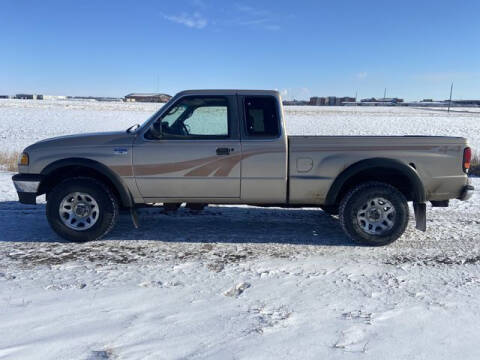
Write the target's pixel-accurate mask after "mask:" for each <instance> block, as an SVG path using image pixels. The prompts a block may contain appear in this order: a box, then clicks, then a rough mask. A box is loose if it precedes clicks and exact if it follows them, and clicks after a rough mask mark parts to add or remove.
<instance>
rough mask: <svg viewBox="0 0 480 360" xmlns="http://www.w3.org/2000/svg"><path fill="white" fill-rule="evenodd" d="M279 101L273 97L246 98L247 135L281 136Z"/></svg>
mask: <svg viewBox="0 0 480 360" xmlns="http://www.w3.org/2000/svg"><path fill="white" fill-rule="evenodd" d="M277 114H278V112H277V101H276V99H275V98H273V97H267V96H263V97H262V96H259V97H246V98H245V117H246V124H247V134H248V135H249V136H259V137H277V136H279V135H280V131H279V129H280V128H279V121H278V115H277Z"/></svg>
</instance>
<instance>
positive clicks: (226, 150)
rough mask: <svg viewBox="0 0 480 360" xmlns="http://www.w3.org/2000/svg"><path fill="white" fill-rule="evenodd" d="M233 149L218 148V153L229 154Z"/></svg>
mask: <svg viewBox="0 0 480 360" xmlns="http://www.w3.org/2000/svg"><path fill="white" fill-rule="evenodd" d="M231 150H232V151H233V149H229V148H225V147H222V148H217V155H229V154H230V151H231Z"/></svg>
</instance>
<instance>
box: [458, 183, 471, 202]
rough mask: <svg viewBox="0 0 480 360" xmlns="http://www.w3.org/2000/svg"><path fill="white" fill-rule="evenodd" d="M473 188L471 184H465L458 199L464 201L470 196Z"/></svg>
mask: <svg viewBox="0 0 480 360" xmlns="http://www.w3.org/2000/svg"><path fill="white" fill-rule="evenodd" d="M474 191H475V188H474V187H473V186H472V185H465V186H464V187H463V189H462V192H461V193H460V196H459V197H458V199H460V200H462V201H465V200H468V199H470V198H471V197H472V195H473V192H474Z"/></svg>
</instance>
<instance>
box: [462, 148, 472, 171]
mask: <svg viewBox="0 0 480 360" xmlns="http://www.w3.org/2000/svg"><path fill="white" fill-rule="evenodd" d="M471 161H472V149H470V148H469V147H467V148H465V149H464V150H463V171H464V172H468V169H470V162H471Z"/></svg>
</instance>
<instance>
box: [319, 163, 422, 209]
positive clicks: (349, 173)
mask: <svg viewBox="0 0 480 360" xmlns="http://www.w3.org/2000/svg"><path fill="white" fill-rule="evenodd" d="M366 181H380V182H385V183H387V184H390V185H393V186H395V187H397V188H398V189H399V190H400V191H401V192H402V193H403V194H404V195H405V197H406V198H407V200H409V201H414V202H418V203H423V202H425V201H426V195H425V188H424V186H423V183H422V181H421V179H420V177H419V176H418V173H417V171H416V169H415V168H414V167H413V166H411V165H407V164H405V163H403V162H401V161H400V160H396V159H388V158H370V159H366V160H361V161H359V162H356V163H354V164H352V165H350V166H349V167H347V168H346V169H345V170H343V171H342V172H341V173H340V175H338V176H337V178H336V179H335V181H334V182H333V184H332V186H330V189H329V191H328V193H327V197H326V200H325V205H328V206H332V205H338V203H339V202H340V200H341V198H342V197H343V196H344V195H345V194H346V193H347V192H348V191H349V190H350V189H351V188H353V187H354V186H356V185H358V184H360V183H363V182H366Z"/></svg>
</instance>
